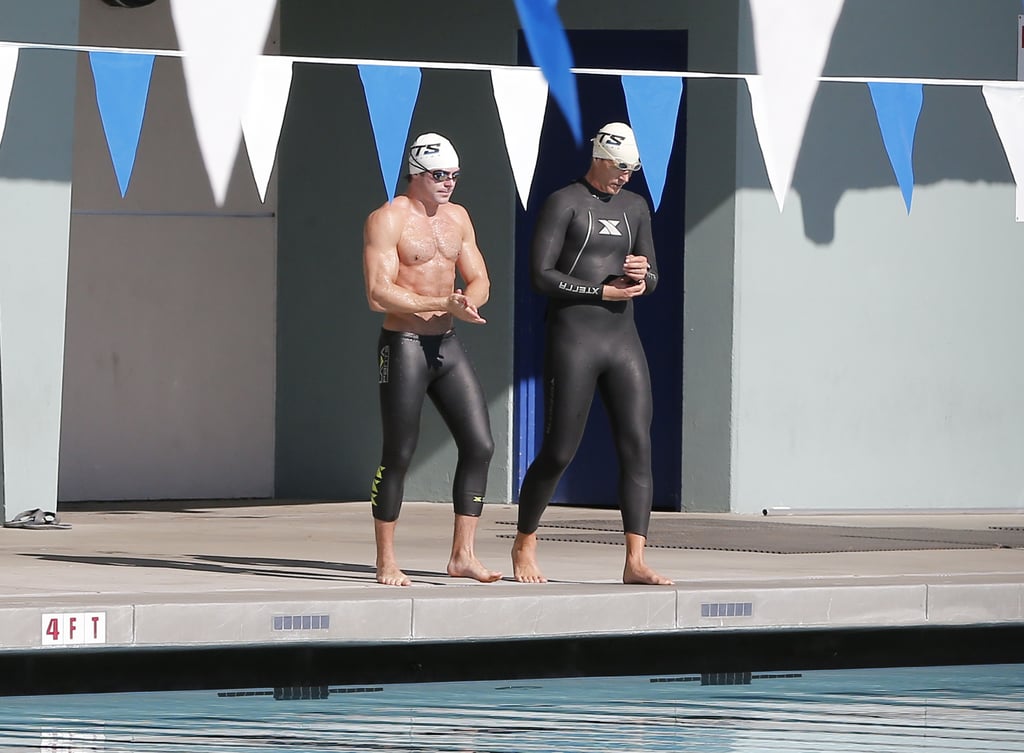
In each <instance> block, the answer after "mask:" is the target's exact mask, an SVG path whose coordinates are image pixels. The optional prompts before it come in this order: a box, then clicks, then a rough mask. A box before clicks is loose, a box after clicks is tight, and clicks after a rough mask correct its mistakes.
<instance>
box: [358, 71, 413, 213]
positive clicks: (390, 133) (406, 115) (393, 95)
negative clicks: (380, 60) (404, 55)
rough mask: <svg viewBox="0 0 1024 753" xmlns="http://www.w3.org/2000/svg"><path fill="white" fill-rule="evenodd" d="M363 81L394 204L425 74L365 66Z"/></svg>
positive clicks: (385, 184)
mask: <svg viewBox="0 0 1024 753" xmlns="http://www.w3.org/2000/svg"><path fill="white" fill-rule="evenodd" d="M359 78H360V80H361V81H362V82H363V93H364V94H365V95H366V107H367V109H368V110H369V111H370V125H371V127H372V128H373V140H374V143H376V145H377V159H378V160H379V161H380V173H381V175H382V176H383V178H384V188H385V190H387V193H388V201H393V200H394V198H395V186H396V185H397V184H398V179H399V177H400V176H401V171H402V162H403V161H404V158H405V142H406V139H408V137H409V126H410V124H411V123H412V113H413V111H414V110H415V109H416V100H417V98H418V97H419V94H420V79H421V78H422V74H421V73H420V69H419V68H396V67H392V66H383V65H361V66H359Z"/></svg>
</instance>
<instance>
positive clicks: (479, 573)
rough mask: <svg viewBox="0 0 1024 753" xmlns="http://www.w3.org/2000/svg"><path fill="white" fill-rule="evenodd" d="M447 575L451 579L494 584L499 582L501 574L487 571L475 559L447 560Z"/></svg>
mask: <svg viewBox="0 0 1024 753" xmlns="http://www.w3.org/2000/svg"><path fill="white" fill-rule="evenodd" d="M448 574H449V575H450V576H451V577H453V578H472V579H473V580H478V581H480V582H481V583H494V581H496V580H501V573H499V572H495V571H494V570H488V569H487V568H486V567H484V566H483V564H482V563H481V562H480V560H478V559H477V558H476V557H467V558H464V559H461V558H459V559H457V558H454V557H453V558H452V559H450V560H448Z"/></svg>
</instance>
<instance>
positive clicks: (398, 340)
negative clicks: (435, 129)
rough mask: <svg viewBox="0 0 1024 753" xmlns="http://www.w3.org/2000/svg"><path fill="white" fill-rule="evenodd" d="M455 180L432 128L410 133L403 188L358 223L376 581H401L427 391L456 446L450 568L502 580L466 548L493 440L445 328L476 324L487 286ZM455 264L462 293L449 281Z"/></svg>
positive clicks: (467, 366)
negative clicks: (373, 443) (403, 526)
mask: <svg viewBox="0 0 1024 753" xmlns="http://www.w3.org/2000/svg"><path fill="white" fill-rule="evenodd" d="M458 178H459V155H458V154H457V153H456V151H455V148H454V147H453V146H452V144H451V142H450V141H448V139H446V138H445V137H444V136H441V135H439V134H436V133H425V134H423V135H421V136H419V137H418V138H417V139H416V140H415V141H414V142H413V144H412V146H411V147H410V149H409V174H408V180H409V184H408V188H407V190H406V193H405V195H404V196H397V197H396V198H395V200H394V201H392V202H389V203H387V204H384V205H383V206H381V207H380V208H378V209H377V210H375V211H374V212H373V213H372V214H370V216H369V217H368V218H367V220H366V226H365V228H364V231H363V272H364V276H365V281H366V297H367V300H368V301H369V304H370V308H371V309H372V310H374V311H380V312H382V313H383V314H384V315H385V316H384V324H383V329H382V330H381V333H380V340H379V343H378V350H377V358H378V363H377V366H378V371H379V379H378V381H379V383H380V408H381V422H382V431H383V450H382V452H381V461H380V465H379V466H378V468H377V473H376V475H375V477H374V480H373V483H372V485H371V490H370V501H371V509H372V511H373V518H374V521H373V523H374V538H375V540H376V544H377V582H378V583H383V584H385V585H392V586H407V585H409V578H408V576H406V574H405V573H404V572H402V570H401V569H400V568H399V567H398V563H397V560H396V558H395V550H394V541H395V527H396V525H397V523H398V514H399V512H400V510H401V507H402V496H403V493H404V488H405V474H406V472H407V471H408V469H409V464H410V462H411V461H412V455H413V452H414V451H415V449H416V442H417V439H418V438H419V427H420V411H421V409H422V407H423V399H424V397H426V396H429V397H430V399H431V400H432V401H433V402H434V404H435V405H436V406H437V409H438V411H439V412H440V413H441V416H442V418H444V421H445V423H446V424H447V426H448V428H449V429H450V430H451V432H452V436H453V437H454V439H455V444H456V445H457V447H458V450H459V460H458V465H457V467H456V469H455V479H454V481H453V485H452V486H453V488H452V495H453V501H454V505H455V532H454V536H453V539H452V552H451V558H450V559H449V560H448V574H449V575H451V576H453V577H463V578H474V579H475V580H478V581H481V582H485V583H490V582H493V581H496V580H498V579H499V578H501V573H499V572H494V571H491V570H488V569H487V568H485V567H484V566H483V565H482V564H481V563H480V561H479V560H478V559H477V558H476V554H475V553H474V550H473V544H474V540H475V536H476V527H477V522H478V519H479V517H480V513H481V511H482V509H483V497H484V490H485V488H486V486H487V469H488V467H489V465H490V462H491V456H492V455H493V454H494V441H493V440H492V438H491V424H490V419H489V417H488V413H487V401H486V400H485V398H484V393H483V390H482V389H481V387H480V383H479V381H478V380H477V376H476V372H475V371H474V369H473V365H472V364H471V363H470V361H469V358H468V357H467V355H466V353H465V351H464V350H463V348H462V344H461V343H460V342H459V339H458V337H456V335H455V330H454V329H453V325H454V322H455V320H456V319H458V320H460V321H463V322H469V323H470V324H484V323H485V321H484V319H483V317H481V316H480V311H479V308H480V307H481V306H483V305H484V304H485V303H486V302H487V299H488V297H489V295H490V289H491V288H490V280H489V278H488V276H487V267H486V265H485V264H484V259H483V255H482V254H481V253H480V249H479V248H478V247H477V244H476V233H475V231H474V229H473V223H472V222H471V221H470V219H469V214H468V213H467V212H466V210H465V209H464V208H463V207H461V206H460V205H458V204H453V203H451V195H452V192H453V191H454V190H455V185H456V181H458ZM456 272H458V274H460V275H461V276H462V279H463V280H464V281H465V283H466V289H465V290H464V291H463V290H456V289H455V275H456Z"/></svg>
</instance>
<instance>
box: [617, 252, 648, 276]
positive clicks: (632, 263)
mask: <svg viewBox="0 0 1024 753" xmlns="http://www.w3.org/2000/svg"><path fill="white" fill-rule="evenodd" d="M650 270H651V265H650V264H649V263H648V262H647V257H646V256H633V255H632V254H631V255H629V256H627V257H626V262H625V264H623V265H622V274H623V275H624V276H626V277H628V278H629V279H631V280H636V281H637V282H640V281H641V280H643V279H644V278H646V277H647V273H648V272H649V271H650Z"/></svg>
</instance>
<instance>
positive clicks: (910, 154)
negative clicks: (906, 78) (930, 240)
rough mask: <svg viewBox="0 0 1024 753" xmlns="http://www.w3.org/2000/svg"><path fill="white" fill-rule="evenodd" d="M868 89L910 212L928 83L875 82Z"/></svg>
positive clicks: (869, 84)
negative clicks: (916, 138)
mask: <svg viewBox="0 0 1024 753" xmlns="http://www.w3.org/2000/svg"><path fill="white" fill-rule="evenodd" d="M868 89H870V90H871V100H872V101H873V102H874V104H875V115H876V117H877V118H878V127H879V128H880V129H881V131H882V143H884V144H885V151H886V152H887V153H888V154H889V163H890V164H891V165H892V169H893V172H895V173H896V182H897V183H899V186H900V190H901V191H902V192H903V203H904V204H906V205H907V214H909V213H910V202H911V199H912V197H913V194H914V136H915V134H916V133H917V121H918V118H919V117H920V116H921V105H922V103H923V102H924V86H923V85H921V84H899V83H890V82H882V81H875V82H870V83H868Z"/></svg>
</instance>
